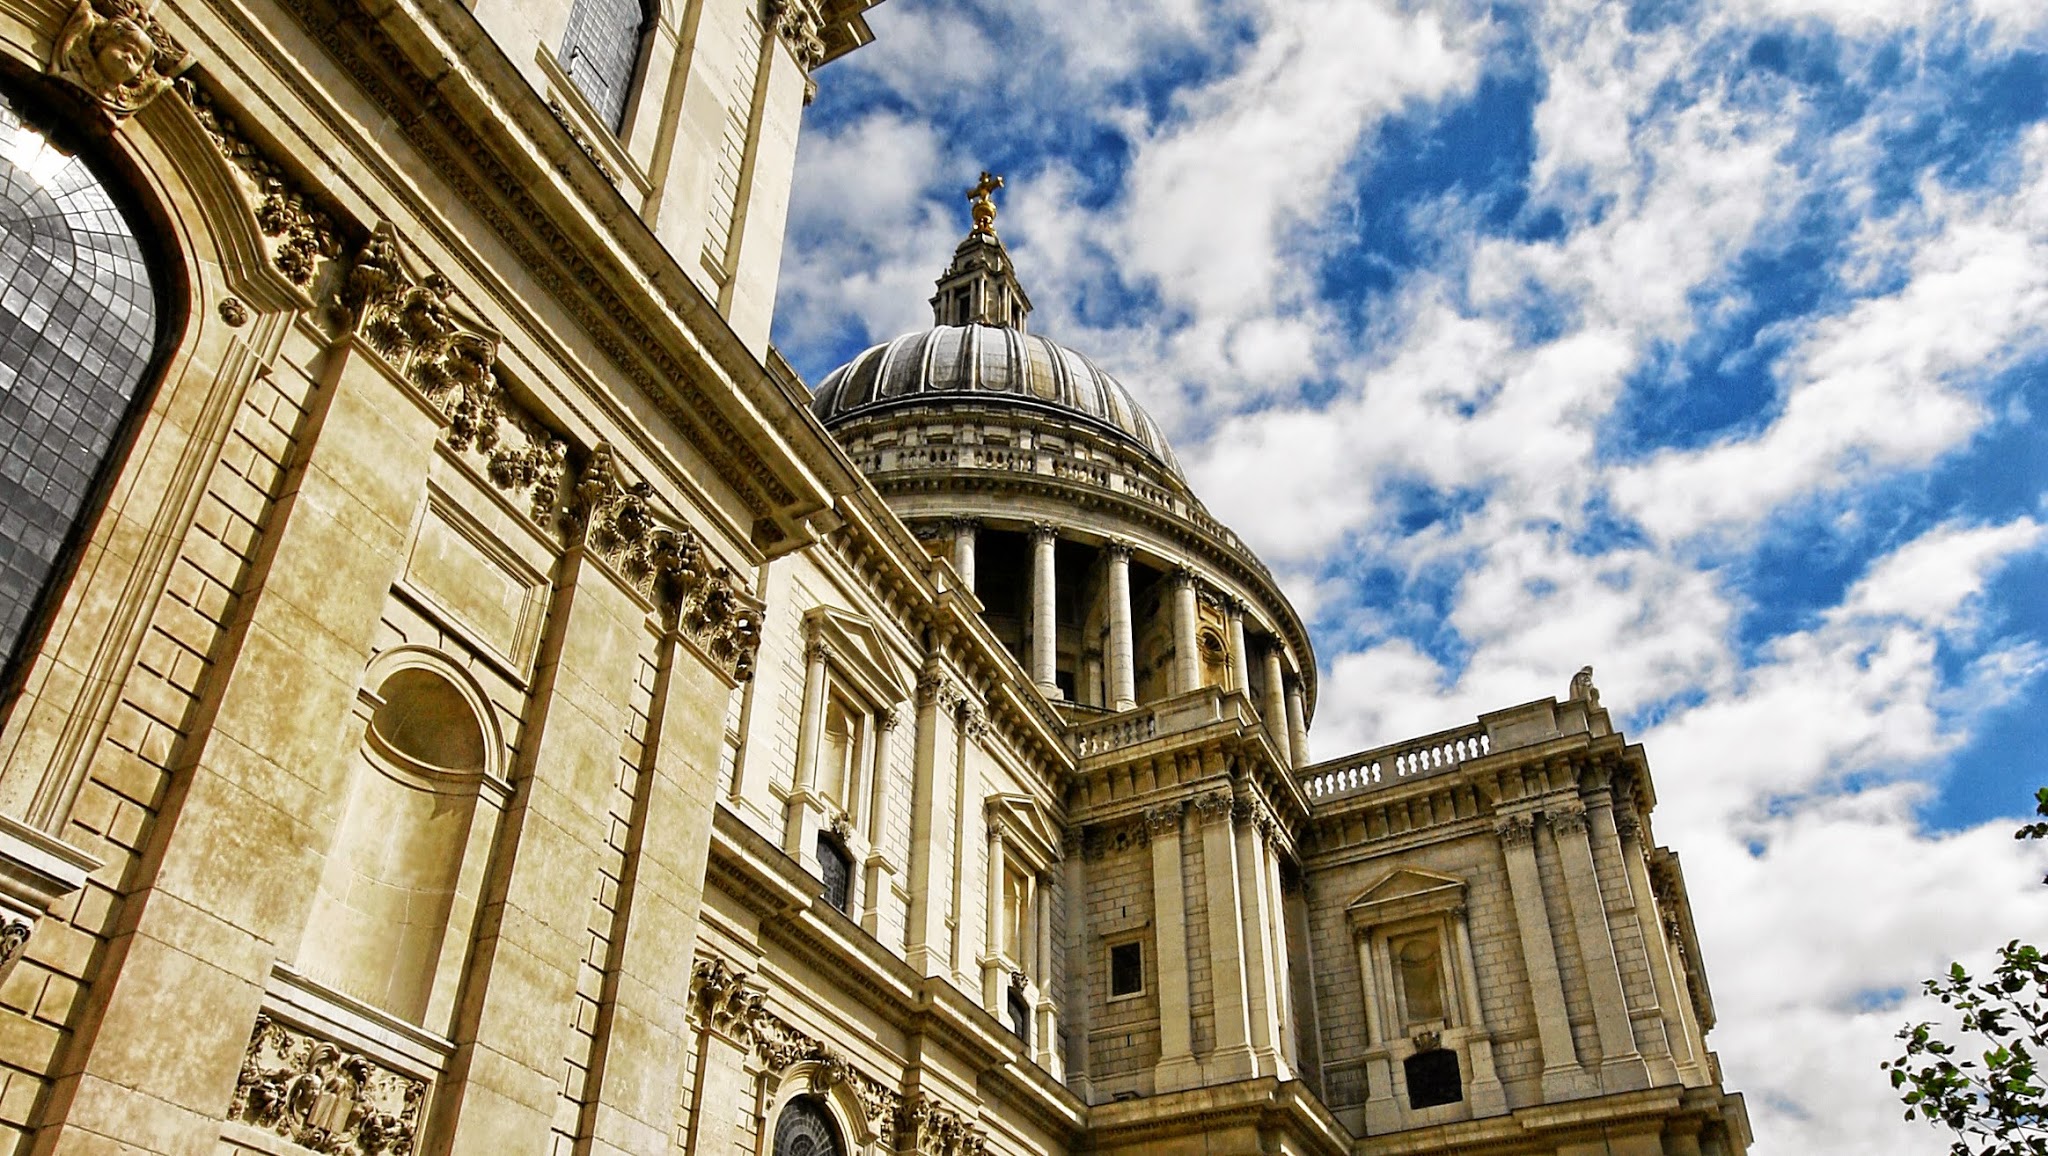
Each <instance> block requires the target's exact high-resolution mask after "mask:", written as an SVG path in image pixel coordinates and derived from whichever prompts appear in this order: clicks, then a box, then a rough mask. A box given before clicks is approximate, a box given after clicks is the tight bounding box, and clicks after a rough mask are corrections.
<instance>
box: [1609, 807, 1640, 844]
mask: <svg viewBox="0 0 2048 1156" xmlns="http://www.w3.org/2000/svg"><path fill="white" fill-rule="evenodd" d="M1642 832H1643V825H1642V824H1641V823H1640V822H1638V821H1637V819H1636V817H1635V815H1634V814H1633V813H1631V812H1629V811H1626V810H1622V809H1620V808H1617V809H1616V810H1615V812H1614V833H1615V834H1616V835H1618V836H1620V837H1621V841H1622V842H1624V843H1632V842H1634V841H1635V840H1636V838H1637V836H1639V835H1641V834H1642Z"/></svg>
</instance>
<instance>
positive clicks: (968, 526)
mask: <svg viewBox="0 0 2048 1156" xmlns="http://www.w3.org/2000/svg"><path fill="white" fill-rule="evenodd" d="M946 525H947V526H949V527H951V528H952V530H953V532H954V533H960V532H961V531H965V532H967V533H970V534H971V533H973V532H974V531H976V530H979V529H981V519H980V518H948V519H946Z"/></svg>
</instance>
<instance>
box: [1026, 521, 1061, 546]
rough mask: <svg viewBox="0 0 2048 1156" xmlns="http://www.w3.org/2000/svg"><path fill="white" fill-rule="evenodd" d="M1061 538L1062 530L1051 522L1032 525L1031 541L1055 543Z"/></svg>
mask: <svg viewBox="0 0 2048 1156" xmlns="http://www.w3.org/2000/svg"><path fill="white" fill-rule="evenodd" d="M1059 536H1060V528H1059V527H1058V526H1055V525H1053V524H1052V523H1051V522H1033V523H1031V540H1032V541H1033V542H1048V541H1053V540H1056V539H1058V537H1059Z"/></svg>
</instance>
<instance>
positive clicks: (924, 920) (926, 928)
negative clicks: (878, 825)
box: [903, 662, 960, 976]
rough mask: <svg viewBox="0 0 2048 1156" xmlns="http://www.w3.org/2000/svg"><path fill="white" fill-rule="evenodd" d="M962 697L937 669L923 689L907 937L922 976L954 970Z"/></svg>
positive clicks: (929, 671) (928, 671)
mask: <svg viewBox="0 0 2048 1156" xmlns="http://www.w3.org/2000/svg"><path fill="white" fill-rule="evenodd" d="M959 704H960V692H959V690H958V689H956V688H955V687H954V686H953V682H952V680H951V679H950V678H948V677H947V676H946V674H945V673H944V672H943V671H941V670H940V669H938V666H937V663H936V662H933V663H931V664H928V665H927V666H926V668H925V673H924V675H923V676H922V677H921V678H919V679H918V683H917V761H916V766H915V768H914V770H913V771H912V779H911V811H910V816H911V817H910V918H909V919H908V921H907V924H908V926H907V928H906V931H905V933H904V953H903V958H904V961H905V962H907V963H908V964H910V966H911V967H912V968H913V969H915V970H916V971H917V973H918V974H919V975H924V976H937V975H944V974H947V973H948V972H950V971H951V970H952V967H953V963H952V959H951V957H950V952H949V944H950V942H951V937H950V936H949V934H948V932H947V929H946V899H947V897H948V896H949V895H950V894H951V893H952V887H951V884H950V879H949V877H950V875H951V874H952V873H953V872H954V870H955V864H954V856H953V847H954V845H953V844H951V842H950V840H951V838H952V823H951V822H949V820H950V819H951V817H952V813H953V808H954V805H955V799H954V798H953V784H954V779H955V776H956V774H957V772H958V768H957V767H956V766H954V765H953V763H954V760H955V758H956V757H957V752H958V749H959V747H958V744H957V742H956V741H955V739H954V734H953V729H954V724H953V712H954V710H955V708H957V707H958V706H959Z"/></svg>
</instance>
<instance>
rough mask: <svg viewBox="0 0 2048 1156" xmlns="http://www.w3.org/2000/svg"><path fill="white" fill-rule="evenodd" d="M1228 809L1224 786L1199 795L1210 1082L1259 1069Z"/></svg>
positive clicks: (1244, 1076) (1238, 1077)
mask: <svg viewBox="0 0 2048 1156" xmlns="http://www.w3.org/2000/svg"><path fill="white" fill-rule="evenodd" d="M1212 758H1213V756H1212ZM1204 761H1205V762H1208V761H1210V760H1208V759H1205V760H1204ZM1205 769H1207V768H1205ZM1230 812H1231V799H1230V795H1229V793H1228V792H1226V791H1216V792H1213V793H1210V794H1207V795H1202V796H1200V797H1198V798H1197V799H1196V800H1195V816H1196V819H1195V821H1196V823H1197V824H1199V825H1200V827H1201V830H1202V864H1203V880H1202V882H1203V885H1204V886H1205V887H1206V888H1207V889H1208V892H1209V894H1208V901H1209V979H1210V985H1211V988H1212V989H1213V995H1212V997H1211V998H1212V1000H1213V1001H1214V1009H1215V1013H1216V1050H1215V1051H1213V1052H1211V1053H1209V1057H1208V1059H1207V1061H1206V1070H1205V1071H1204V1075H1205V1076H1206V1077H1207V1078H1208V1080H1209V1082H1210V1083H1224V1082H1226V1081H1230V1080H1243V1079H1249V1078H1251V1077H1253V1076H1256V1075H1258V1074H1259V1061H1258V1057H1257V1056H1255V1055H1254V1054H1253V1052H1252V1034H1251V1001H1250V996H1249V992H1248V989H1249V984H1248V982H1247V977H1246V974H1245V947H1244V908H1243V905H1242V904H1241V903H1240V902H1239V900H1238V884H1237V876H1238V867H1237V840H1236V838H1235V831H1234V829H1233V824H1232V822H1231V814H1230Z"/></svg>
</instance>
